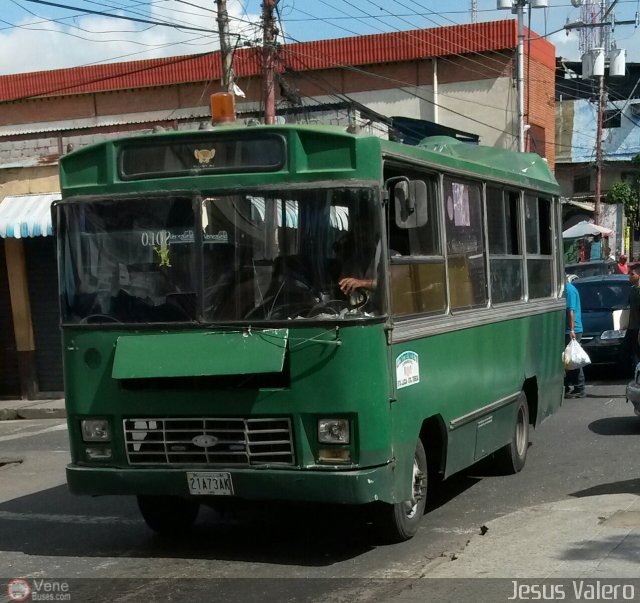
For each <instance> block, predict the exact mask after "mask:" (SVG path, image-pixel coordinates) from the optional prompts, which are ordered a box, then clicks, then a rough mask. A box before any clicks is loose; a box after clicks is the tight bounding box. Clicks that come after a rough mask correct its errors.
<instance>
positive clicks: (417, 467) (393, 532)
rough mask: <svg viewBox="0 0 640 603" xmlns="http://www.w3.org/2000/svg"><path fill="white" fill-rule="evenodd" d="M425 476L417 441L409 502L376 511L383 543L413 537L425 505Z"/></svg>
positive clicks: (387, 505) (401, 540)
mask: <svg viewBox="0 0 640 603" xmlns="http://www.w3.org/2000/svg"><path fill="white" fill-rule="evenodd" d="M427 476H428V472H427V455H426V453H425V451H424V446H423V445H422V442H421V441H420V440H418V443H417V444H416V450H415V454H414V456H413V471H412V472H411V492H412V498H411V500H408V501H404V502H400V503H395V504H385V503H382V504H381V506H380V508H379V509H378V511H379V512H378V517H377V521H376V523H377V528H378V532H379V533H380V535H381V536H382V537H383V539H384V540H385V542H389V543H394V542H403V541H405V540H409V539H410V538H413V537H414V536H415V534H416V532H417V531H418V527H419V526H420V521H421V520H422V516H423V515H424V509H425V506H426V504H427Z"/></svg>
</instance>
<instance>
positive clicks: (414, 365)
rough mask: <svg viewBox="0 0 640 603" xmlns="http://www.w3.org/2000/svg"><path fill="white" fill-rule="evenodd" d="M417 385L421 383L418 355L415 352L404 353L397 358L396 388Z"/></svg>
mask: <svg viewBox="0 0 640 603" xmlns="http://www.w3.org/2000/svg"><path fill="white" fill-rule="evenodd" d="M416 383H420V365H419V363H418V354H416V353H415V352H402V354H400V356H398V357H397V358H396V387H397V388H398V389H401V388H403V387H408V386H409V385H415V384H416Z"/></svg>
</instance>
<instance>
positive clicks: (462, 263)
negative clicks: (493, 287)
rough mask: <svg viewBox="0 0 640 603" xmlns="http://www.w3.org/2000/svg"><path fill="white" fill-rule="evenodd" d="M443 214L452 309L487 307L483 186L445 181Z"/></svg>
mask: <svg viewBox="0 0 640 603" xmlns="http://www.w3.org/2000/svg"><path fill="white" fill-rule="evenodd" d="M444 210H445V222H446V229H447V262H448V267H449V294H450V296H451V308H452V309H453V310H465V309H469V308H481V307H483V306H485V305H486V304H487V274H486V270H485V259H484V238H483V227H482V224H483V215H482V195H481V192H480V185H479V184H478V183H470V182H461V181H454V180H452V179H451V178H445V179H444Z"/></svg>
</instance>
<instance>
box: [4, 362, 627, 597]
mask: <svg viewBox="0 0 640 603" xmlns="http://www.w3.org/2000/svg"><path fill="white" fill-rule="evenodd" d="M605 376H606V375H605V374H595V375H591V378H592V379H600V380H599V381H593V380H592V381H591V384H589V385H588V388H587V393H588V397H587V398H585V399H580V400H567V401H565V403H564V405H563V407H562V408H561V410H560V411H559V412H558V413H557V414H556V415H555V416H553V417H551V418H550V419H549V420H547V421H546V422H545V423H544V424H543V425H542V427H541V428H540V429H539V430H538V431H537V432H535V433H534V434H533V437H532V445H531V448H530V450H529V457H528V461H527V466H526V467H525V469H524V470H523V471H522V472H521V473H520V474H518V475H516V476H506V477H505V476H497V475H492V474H491V472H490V471H489V470H487V467H486V465H483V464H479V465H477V466H475V467H473V468H472V469H471V470H469V471H467V472H465V473H464V474H460V475H457V476H454V477H453V478H451V479H449V480H448V481H447V482H445V483H444V484H443V485H442V486H441V487H440V489H439V491H438V492H437V493H436V494H435V496H434V497H433V500H432V501H431V503H430V510H429V513H428V514H427V515H426V516H425V517H424V519H423V522H422V525H421V528H420V531H419V533H418V535H417V536H416V537H415V538H414V539H413V540H411V541H409V542H406V543H402V544H397V545H388V546H383V545H380V544H379V542H377V540H376V537H375V534H374V533H373V532H372V530H371V529H370V527H369V526H368V525H367V524H366V522H364V521H363V519H362V513H361V512H360V511H359V510H348V509H342V508H326V507H320V508H319V507H315V506H307V507H295V508H290V507H284V506H281V507H276V506H259V507H258V506H254V507H252V508H249V509H247V510H244V511H242V512H240V513H238V514H236V515H233V516H231V515H229V516H219V515H217V514H216V513H215V512H213V511H211V510H208V509H203V510H202V511H201V514H200V516H199V519H198V522H197V524H196V526H195V529H194V531H193V532H192V533H191V534H189V535H186V536H185V538H184V539H183V540H181V541H180V542H177V543H173V544H167V543H165V542H163V541H161V540H159V539H158V538H157V537H156V536H154V535H153V534H152V533H151V532H150V531H149V530H148V529H147V527H146V526H145V524H144V523H143V521H142V520H141V519H140V517H139V515H138V511H137V507H136V504H135V500H134V499H133V498H128V497H127V498H122V497H104V498H86V497H82V498H81V497H74V496H72V495H71V494H69V493H68V492H67V489H66V486H65V484H64V465H65V464H66V462H67V461H68V453H67V442H66V437H67V436H66V429H65V424H64V422H63V421H59V420H46V421H4V422H0V578H5V579H11V578H15V577H19V576H36V577H37V576H39V577H48V578H59V579H85V578H86V579H90V580H89V581H87V582H78V583H74V589H75V591H74V596H76V599H72V600H83V601H89V600H95V601H138V600H147V601H155V600H158V601H168V600H180V601H191V600H220V601H222V600H224V601H229V602H230V603H233V602H235V601H238V602H240V601H242V602H243V603H245V602H247V601H253V600H255V601H258V600H260V601H291V602H298V601H300V602H302V601H347V600H348V601H350V602H355V601H369V600H370V601H384V600H385V598H391V593H395V594H396V595H397V593H398V592H402V590H403V589H410V588H411V581H412V580H414V579H416V578H418V577H420V576H421V575H423V574H424V573H425V572H427V573H428V565H429V563H430V562H432V561H433V560H434V559H437V558H440V557H442V556H445V557H450V556H452V555H455V554H456V553H458V552H459V551H461V550H462V549H463V548H464V547H465V545H466V543H467V542H468V540H469V538H470V537H471V536H472V535H473V534H475V533H477V532H478V531H480V530H481V528H482V526H483V525H484V524H485V523H486V522H488V521H490V520H492V519H495V518H496V517H499V516H502V515H505V514H508V513H511V512H513V511H516V510H518V509H521V508H523V507H529V506H532V505H537V504H542V503H545V502H552V501H557V500H562V499H563V498H567V497H572V496H584V495H590V494H607V493H615V492H626V491H628V488H629V484H631V483H637V477H638V474H637V458H638V436H640V418H638V417H635V416H633V409H632V407H631V405H629V404H626V403H625V399H624V383H625V380H618V381H606V380H603V377H605ZM98 578H99V579H104V580H96V579H98ZM310 578H312V580H310ZM114 579H118V580H114ZM1 588H2V585H1V584H0V589H1ZM79 592H82V595H81V596H80V595H79V594H77V593H79ZM203 593H206V594H203ZM3 595H4V593H3V592H2V590H0V601H3V600H10V599H8V598H5V599H3ZM214 595H215V596H214Z"/></svg>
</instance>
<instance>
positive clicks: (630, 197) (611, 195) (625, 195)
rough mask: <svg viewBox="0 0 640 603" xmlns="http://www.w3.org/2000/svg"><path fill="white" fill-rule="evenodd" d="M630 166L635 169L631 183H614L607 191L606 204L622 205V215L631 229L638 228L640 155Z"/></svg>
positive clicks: (639, 217)
mask: <svg viewBox="0 0 640 603" xmlns="http://www.w3.org/2000/svg"><path fill="white" fill-rule="evenodd" d="M631 164H632V165H633V167H634V168H635V174H634V177H633V180H632V182H631V183H629V182H621V181H618V182H614V183H613V186H612V187H611V188H610V189H609V190H608V191H607V203H622V205H623V207H624V215H625V217H626V218H627V223H628V224H629V226H631V228H640V216H639V215H638V206H639V197H640V155H636V156H635V157H634V158H633V159H632V160H631Z"/></svg>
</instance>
